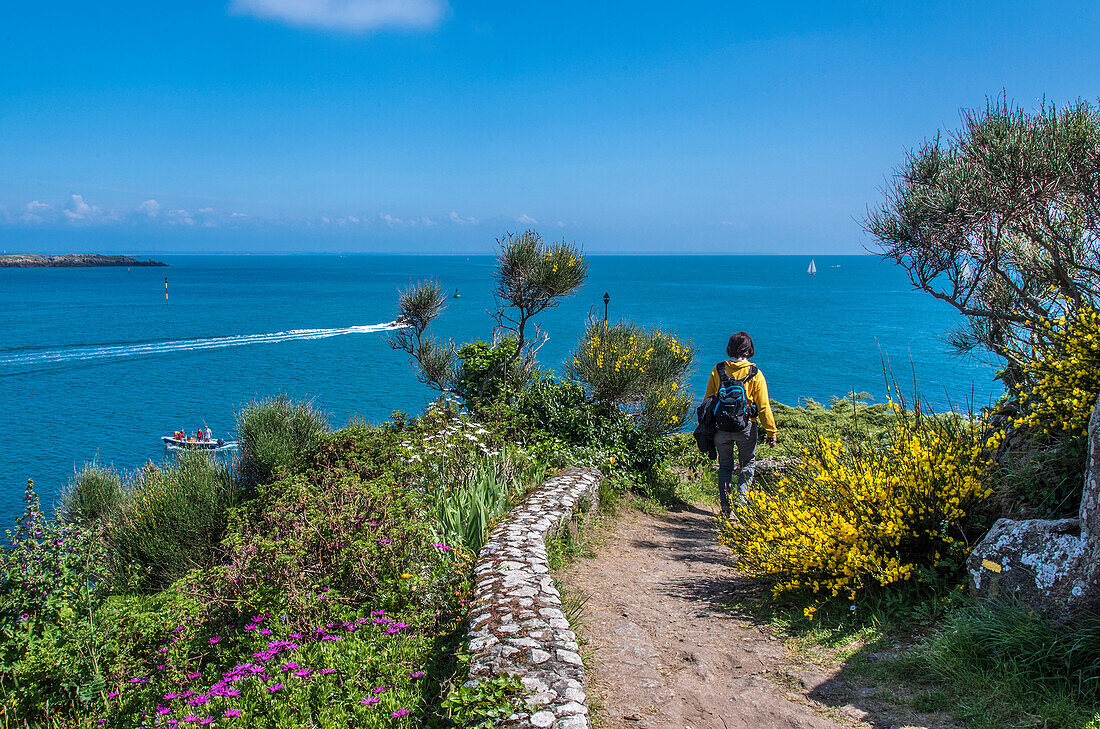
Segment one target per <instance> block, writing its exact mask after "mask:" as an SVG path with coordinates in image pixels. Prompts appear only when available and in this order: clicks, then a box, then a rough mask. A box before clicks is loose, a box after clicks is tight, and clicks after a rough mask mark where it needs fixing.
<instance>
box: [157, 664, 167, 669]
mask: <svg viewBox="0 0 1100 729" xmlns="http://www.w3.org/2000/svg"><path fill="white" fill-rule="evenodd" d="M166 668H168V666H165V665H163V664H162V665H159V666H157V670H158V671H163V670H164V669H166Z"/></svg>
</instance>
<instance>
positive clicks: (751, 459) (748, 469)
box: [714, 423, 760, 516]
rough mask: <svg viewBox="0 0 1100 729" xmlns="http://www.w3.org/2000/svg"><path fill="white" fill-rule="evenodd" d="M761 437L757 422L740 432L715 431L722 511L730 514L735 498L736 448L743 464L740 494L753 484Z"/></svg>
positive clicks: (740, 476) (739, 484) (740, 462)
mask: <svg viewBox="0 0 1100 729" xmlns="http://www.w3.org/2000/svg"><path fill="white" fill-rule="evenodd" d="M759 437H760V429H759V428H758V427H757V425H756V423H749V428H748V430H745V431H743V432H740V433H730V432H728V431H725V430H719V431H715V433H714V447H715V449H716V450H717V451H718V500H719V504H720V505H721V507H722V513H723V514H724V515H726V516H729V515H730V505H731V503H732V500H733V496H734V494H733V488H732V484H733V466H734V450H736V451H737V453H736V457H737V463H738V464H739V465H740V466H741V472H740V475H739V476H738V477H737V490H738V496H740V495H741V494H744V493H745V492H746V491H748V490H749V487H751V486H752V472H753V467H754V466H755V465H756V442H757V440H759Z"/></svg>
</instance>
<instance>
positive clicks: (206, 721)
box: [199, 716, 214, 726]
mask: <svg viewBox="0 0 1100 729" xmlns="http://www.w3.org/2000/svg"><path fill="white" fill-rule="evenodd" d="M213 723H214V717H212V716H204V717H203V718H201V719H199V726H206V725H208V724H213Z"/></svg>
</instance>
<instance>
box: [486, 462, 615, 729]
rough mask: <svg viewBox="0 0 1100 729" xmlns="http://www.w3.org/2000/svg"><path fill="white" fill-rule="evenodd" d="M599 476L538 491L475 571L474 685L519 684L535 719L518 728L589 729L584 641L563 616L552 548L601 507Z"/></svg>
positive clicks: (573, 472)
mask: <svg viewBox="0 0 1100 729" xmlns="http://www.w3.org/2000/svg"><path fill="white" fill-rule="evenodd" d="M599 485H600V472H599V471H597V470H595V469H583V468H570V469H567V470H566V471H564V472H562V473H561V474H560V475H558V476H555V477H553V478H551V479H549V480H548V481H546V483H544V484H542V485H541V486H539V487H538V488H536V489H534V490H533V491H531V492H530V493H529V494H528V495H527V497H526V498H525V499H524V500H523V501H522V502H521V503H520V504H518V505H517V506H516V507H515V508H514V509H512V511H511V512H509V514H508V515H507V516H506V517H505V518H504V519H503V520H501V522H500V523H499V524H498V525H497V527H496V528H495V529H494V530H493V532H492V534H490V535H489V541H488V543H486V545H485V546H484V547H483V548H482V550H481V552H480V553H479V554H478V559H477V564H476V565H475V567H474V574H475V588H474V589H475V597H474V606H473V610H472V611H471V615H470V627H469V638H470V652H471V653H472V654H473V660H472V661H471V663H470V681H477V680H479V679H482V678H487V677H489V676H493V675H499V674H505V673H508V674H512V675H514V676H517V677H519V679H520V680H521V681H522V682H523V685H524V687H525V688H526V689H527V696H526V701H527V707H528V711H527V712H524V713H520V714H517V715H514V716H513V717H511V718H510V719H509V721H508V725H509V726H512V727H523V728H526V727H539V729H589V726H590V724H589V720H588V701H587V694H586V693H585V683H584V668H583V666H582V665H581V656H580V648H579V647H578V645H577V638H576V635H574V633H573V631H572V630H571V629H570V627H569V621H568V620H567V619H566V617H565V613H563V612H562V609H561V596H560V595H559V594H558V591H557V589H556V588H555V587H554V581H553V578H552V577H551V576H550V566H549V564H548V562H547V555H546V542H547V540H549V539H553V538H554V537H555V536H557V535H558V534H560V533H561V531H562V530H563V529H566V528H570V527H571V525H573V524H576V522H577V520H578V519H579V518H580V517H581V515H583V514H587V513H589V512H591V511H592V510H593V509H594V507H595V506H596V505H597V504H598V501H599Z"/></svg>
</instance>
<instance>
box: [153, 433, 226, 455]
mask: <svg viewBox="0 0 1100 729" xmlns="http://www.w3.org/2000/svg"><path fill="white" fill-rule="evenodd" d="M160 439H161V440H162V441H164V447H165V448H167V449H169V450H173V451H217V450H222V449H223V448H236V447H237V444H236V443H232V442H230V443H227V442H225V441H224V440H222V439H221V438H211V439H210V440H206V439H203V440H198V439H196V438H194V437H191V438H176V437H175V436H171V435H162V436H161V437H160Z"/></svg>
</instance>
